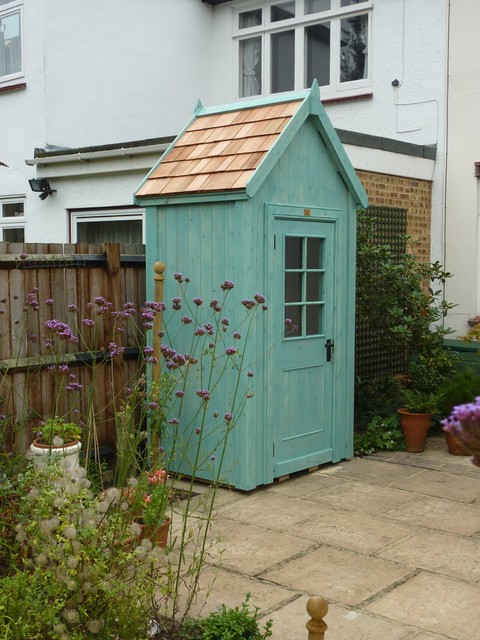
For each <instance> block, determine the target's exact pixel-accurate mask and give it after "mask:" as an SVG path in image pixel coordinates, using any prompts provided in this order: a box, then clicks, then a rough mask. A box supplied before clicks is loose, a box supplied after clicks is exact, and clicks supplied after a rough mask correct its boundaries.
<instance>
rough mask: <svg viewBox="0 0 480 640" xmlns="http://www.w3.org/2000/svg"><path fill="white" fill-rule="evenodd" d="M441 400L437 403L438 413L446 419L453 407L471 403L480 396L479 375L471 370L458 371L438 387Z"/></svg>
mask: <svg viewBox="0 0 480 640" xmlns="http://www.w3.org/2000/svg"><path fill="white" fill-rule="evenodd" d="M440 391H441V393H442V398H441V400H440V402H439V411H440V413H441V414H442V415H443V416H445V417H448V416H449V415H450V413H451V412H452V409H453V407H455V406H457V405H459V404H464V403H466V402H472V401H473V399H474V398H476V397H477V396H480V375H479V374H478V373H476V372H475V371H474V369H472V368H469V367H467V368H465V369H458V370H457V371H455V373H453V374H452V376H451V377H450V378H448V379H446V380H444V382H443V384H442V386H441V387H440Z"/></svg>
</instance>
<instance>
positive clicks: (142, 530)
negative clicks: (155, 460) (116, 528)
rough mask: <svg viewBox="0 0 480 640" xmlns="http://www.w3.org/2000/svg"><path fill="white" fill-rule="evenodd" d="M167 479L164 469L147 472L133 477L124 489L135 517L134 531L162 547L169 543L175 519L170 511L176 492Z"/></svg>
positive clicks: (140, 537) (140, 536) (132, 528)
mask: <svg viewBox="0 0 480 640" xmlns="http://www.w3.org/2000/svg"><path fill="white" fill-rule="evenodd" d="M168 479H169V476H168V474H167V472H166V471H165V469H156V470H154V471H145V472H144V473H142V474H141V475H140V477H139V478H130V480H129V485H130V486H129V488H128V489H126V490H125V491H124V495H125V497H126V498H127V502H128V503H129V505H130V510H131V513H132V515H133V519H134V523H133V525H132V527H131V531H132V533H133V534H134V535H135V536H136V537H138V538H139V539H140V540H143V539H144V538H148V539H149V540H151V541H152V542H153V543H154V544H156V545H157V546H159V547H165V546H166V544H167V541H168V532H169V529H170V524H171V522H172V519H171V517H170V515H169V511H170V508H171V505H172V503H173V501H174V499H175V494H174V491H173V490H172V488H171V485H170V483H169V482H168Z"/></svg>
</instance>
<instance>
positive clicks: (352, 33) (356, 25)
mask: <svg viewBox="0 0 480 640" xmlns="http://www.w3.org/2000/svg"><path fill="white" fill-rule="evenodd" d="M340 30H341V35H340V38H341V39H340V82H349V81H351V80H361V79H362V78H366V77H367V75H368V67H367V44H368V43H367V33H368V16H367V15H365V14H364V15H361V16H353V17H351V18H344V19H343V20H342V21H341V24H340Z"/></svg>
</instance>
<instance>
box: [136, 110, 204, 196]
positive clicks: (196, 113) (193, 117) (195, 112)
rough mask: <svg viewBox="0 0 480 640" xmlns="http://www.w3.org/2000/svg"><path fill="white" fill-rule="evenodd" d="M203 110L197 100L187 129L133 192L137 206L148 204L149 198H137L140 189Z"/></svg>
mask: <svg viewBox="0 0 480 640" xmlns="http://www.w3.org/2000/svg"><path fill="white" fill-rule="evenodd" d="M202 109H203V105H202V103H201V101H200V100H197V103H196V105H195V107H194V110H193V116H192V117H191V119H190V120H189V121H188V122H187V124H186V125H185V127H184V128H183V129H182V131H180V133H179V134H178V135H177V136H176V137H175V139H174V140H172V142H171V143H170V144H169V145H168V147H167V148H166V149H165V151H164V153H163V154H162V155H161V156H160V158H159V159H158V160H157V162H156V163H155V164H154V165H153V167H152V168H151V169H150V171H149V172H148V173H147V175H146V176H145V177H144V178H143V180H142V181H141V183H140V184H139V185H138V187H137V188H136V189H135V191H134V192H133V201H134V203H135V204H138V205H140V206H144V205H145V204H146V203H147V200H149V198H148V197H147V198H145V197H141V198H138V197H137V193H138V192H139V191H140V189H141V188H142V187H143V185H144V184H146V182H147V180H148V179H149V177H150V176H151V174H152V173H153V172H154V171H156V170H157V168H158V166H159V164H160V163H161V162H162V161H163V160H165V158H166V157H167V156H168V154H169V153H170V151H171V150H172V149H173V147H174V146H175V145H176V143H177V141H178V140H179V139H180V138H181V137H182V136H183V134H184V133H185V131H186V130H187V129H188V127H189V126H190V125H191V124H192V122H194V121H195V120H196V119H197V118H198V114H199V112H200V111H201V110H202Z"/></svg>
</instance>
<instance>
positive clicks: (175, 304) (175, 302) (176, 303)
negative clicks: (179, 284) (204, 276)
mask: <svg viewBox="0 0 480 640" xmlns="http://www.w3.org/2000/svg"><path fill="white" fill-rule="evenodd" d="M181 302H182V299H181V298H179V297H178V296H175V297H174V298H172V308H173V309H174V310H175V311H180V309H181V308H182V304H181Z"/></svg>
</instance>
